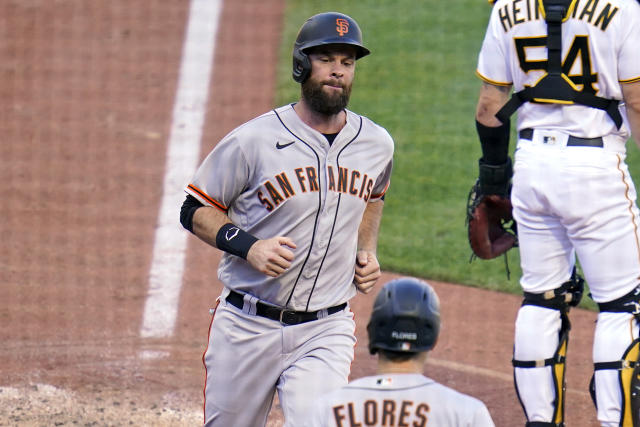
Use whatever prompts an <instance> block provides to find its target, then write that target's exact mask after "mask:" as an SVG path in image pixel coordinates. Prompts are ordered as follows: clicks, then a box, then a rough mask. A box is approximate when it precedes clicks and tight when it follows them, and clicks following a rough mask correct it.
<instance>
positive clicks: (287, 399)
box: [186, 105, 393, 426]
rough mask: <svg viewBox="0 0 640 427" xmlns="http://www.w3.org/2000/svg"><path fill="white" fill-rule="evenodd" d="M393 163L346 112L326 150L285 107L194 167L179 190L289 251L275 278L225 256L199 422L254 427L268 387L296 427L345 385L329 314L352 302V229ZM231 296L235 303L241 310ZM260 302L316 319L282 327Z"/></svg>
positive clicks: (389, 149) (262, 415)
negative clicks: (288, 261) (279, 240)
mask: <svg viewBox="0 0 640 427" xmlns="http://www.w3.org/2000/svg"><path fill="white" fill-rule="evenodd" d="M392 155H393V140H392V138H391V137H390V136H389V134H388V133H387V132H386V130H384V129H383V128H382V127H380V126H378V125H376V124H375V123H373V122H372V121H371V120H369V119H367V118H365V117H362V116H359V115H357V114H355V113H353V112H351V111H348V110H347V122H346V125H345V127H344V128H343V129H342V130H341V131H340V132H339V133H338V135H337V136H336V138H335V140H334V141H333V142H332V144H329V143H328V141H327V138H326V137H325V136H324V135H322V134H321V133H319V132H317V131H316V130H314V129H312V128H311V127H309V126H307V125H306V124H305V123H304V122H302V120H301V119H300V118H299V117H298V115H297V114H296V112H295V111H294V109H293V105H286V106H283V107H280V108H277V109H275V110H273V111H270V112H268V113H266V114H263V115H262V116H260V117H257V118H255V119H253V120H251V121H249V122H247V123H245V124H243V125H241V126H240V127H238V128H236V129H235V130H233V131H232V132H231V133H229V134H228V135H227V136H225V137H224V138H223V139H222V140H221V141H220V142H219V143H218V144H217V145H216V147H215V148H214V149H213V151H212V152H211V153H210V154H209V155H208V156H207V158H206V159H205V160H204V162H203V163H202V165H201V166H200V168H199V169H198V170H197V172H196V174H195V176H194V178H193V180H192V182H191V183H190V184H189V185H188V186H187V188H186V191H187V193H189V194H191V195H192V196H194V197H196V198H197V199H198V200H199V201H200V202H202V203H204V204H205V205H207V206H214V207H216V208H218V209H220V210H222V211H223V212H225V213H226V214H227V215H228V216H229V217H230V219H231V220H232V221H233V223H234V224H236V225H238V226H239V227H241V228H242V229H244V230H245V231H247V232H248V233H251V234H252V235H254V236H256V237H257V238H261V239H266V238H271V237H274V236H277V235H281V236H287V237H290V238H291V239H292V240H293V241H294V242H295V244H296V245H297V247H296V249H292V251H293V252H294V256H295V259H294V261H293V263H292V265H291V267H290V268H289V269H288V270H287V271H285V272H284V273H283V274H282V275H280V276H279V277H276V278H274V277H270V276H267V275H265V274H262V273H260V272H259V271H257V270H255V269H254V268H252V267H251V266H250V265H249V263H247V262H246V261H245V260H244V259H242V258H239V257H236V256H233V255H230V254H227V253H225V254H224V255H223V258H222V261H221V263H220V266H219V270H218V277H219V279H220V280H221V281H222V283H223V284H224V285H225V289H224V291H223V293H222V295H221V297H220V298H219V304H218V306H217V309H216V311H215V314H214V318H213V321H212V325H211V330H210V337H209V346H208V349H207V351H206V354H205V357H204V362H205V366H206V369H207V384H206V391H205V418H206V420H205V421H206V422H207V423H211V424H215V425H221V426H230V425H234V426H255V425H264V423H265V421H266V418H267V415H268V412H269V409H270V406H271V401H272V399H273V394H274V392H275V389H276V388H277V390H278V395H279V398H280V402H281V404H282V409H283V412H284V415H285V419H286V422H287V425H292V426H293V425H295V426H299V425H301V423H302V420H306V418H307V416H308V414H307V413H306V410H307V408H308V406H309V405H310V403H311V402H312V401H313V400H314V399H315V397H317V396H319V395H320V394H323V393H324V392H326V391H328V390H332V389H335V388H337V387H340V386H342V385H344V384H346V383H347V378H348V374H349V370H350V364H351V362H352V360H353V352H354V345H355V336H354V322H353V314H352V313H351V312H350V311H349V310H347V309H343V310H339V311H338V312H336V313H332V311H331V309H330V308H332V307H338V308H340V307H341V305H342V304H344V303H346V302H347V301H348V300H349V299H350V298H351V297H353V296H354V295H355V294H356V288H355V285H354V284H353V278H354V270H355V257H356V251H357V243H358V242H357V239H358V227H359V225H360V222H361V219H362V215H363V213H364V210H365V207H366V206H367V203H374V202H377V201H379V200H380V199H381V197H382V196H383V195H384V193H385V191H386V190H387V187H388V186H389V180H390V174H391V165H392ZM230 294H235V295H236V296H237V295H238V294H239V295H241V296H242V298H241V302H240V304H237V301H236V304H235V306H234V304H232V303H230V301H231V300H230V299H229V295H230ZM265 304H266V305H267V306H275V307H278V308H286V309H289V310H296V311H306V312H311V311H318V310H320V312H319V313H318V317H320V319H319V320H314V321H309V322H306V323H301V324H296V325H284V324H283V323H281V322H279V321H278V320H272V319H268V318H265V317H262V316H260V315H256V313H257V312H258V313H259V307H258V306H259V305H265ZM237 305H240V307H237ZM327 309H329V310H327Z"/></svg>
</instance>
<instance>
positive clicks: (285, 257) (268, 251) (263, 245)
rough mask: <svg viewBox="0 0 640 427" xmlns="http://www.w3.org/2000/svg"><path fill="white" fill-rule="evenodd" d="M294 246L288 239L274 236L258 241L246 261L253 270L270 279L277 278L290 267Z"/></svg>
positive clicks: (250, 250)
mask: <svg viewBox="0 0 640 427" xmlns="http://www.w3.org/2000/svg"><path fill="white" fill-rule="evenodd" d="M287 248H291V249H295V248H296V244H295V243H294V242H293V240H291V239H290V238H288V237H282V236H276V237H272V238H270V239H265V240H258V241H257V242H255V243H254V244H253V246H251V249H249V253H248V254H247V261H248V262H249V264H251V266H252V267H253V268H255V269H256V270H258V271H259V272H261V273H264V274H266V275H267V276H271V277H278V276H279V275H281V274H282V273H284V271H285V270H287V269H288V268H289V267H291V262H292V261H293V252H291V251H290V250H289V249H287Z"/></svg>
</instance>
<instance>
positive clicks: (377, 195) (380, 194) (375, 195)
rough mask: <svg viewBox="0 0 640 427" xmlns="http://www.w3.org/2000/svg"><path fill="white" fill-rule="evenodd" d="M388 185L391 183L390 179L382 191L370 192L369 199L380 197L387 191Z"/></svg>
mask: <svg viewBox="0 0 640 427" xmlns="http://www.w3.org/2000/svg"><path fill="white" fill-rule="evenodd" d="M389 185H391V181H389V182H387V186H386V187H384V190H382V193H378V194H372V195H371V197H370V198H369V200H371V199H379V198H380V197H382V196H384V193H386V192H387V189H388V188H389Z"/></svg>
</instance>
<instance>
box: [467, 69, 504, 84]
mask: <svg viewBox="0 0 640 427" xmlns="http://www.w3.org/2000/svg"><path fill="white" fill-rule="evenodd" d="M476 76H478V77H480V79H482V80H484V81H485V82H487V83H489V84H492V85H494V86H511V85H512V83H503V82H497V81H495V80H491V79H488V78H486V77H485V76H483V75H482V74H480V72H479V71H478V70H476Z"/></svg>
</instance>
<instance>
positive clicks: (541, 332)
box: [512, 272, 584, 427]
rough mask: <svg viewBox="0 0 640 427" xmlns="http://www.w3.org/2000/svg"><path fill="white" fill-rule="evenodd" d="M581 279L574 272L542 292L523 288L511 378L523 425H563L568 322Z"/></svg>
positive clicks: (579, 290)
mask: <svg viewBox="0 0 640 427" xmlns="http://www.w3.org/2000/svg"><path fill="white" fill-rule="evenodd" d="M583 288H584V281H583V280H582V279H581V278H580V277H579V276H577V274H575V272H574V275H573V276H572V279H571V280H570V281H568V282H566V283H564V284H562V286H560V287H559V288H557V289H555V290H552V291H548V292H545V293H544V294H532V293H529V292H525V294H524V296H525V297H524V301H523V303H522V307H521V308H520V311H519V312H518V320H517V322H516V344H515V346H514V359H513V362H512V363H513V366H514V381H515V385H516V393H517V395H518V399H519V400H520V404H521V405H522V408H523V410H524V412H525V415H526V417H527V424H526V425H527V426H528V427H534V426H536V427H537V426H540V427H542V426H563V425H564V424H563V423H564V397H565V380H564V376H565V361H566V356H567V348H568V344H569V330H570V329H571V323H570V322H569V317H568V316H567V312H568V311H569V307H570V306H575V305H577V304H578V303H579V302H580V298H581V297H582V291H583Z"/></svg>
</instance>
